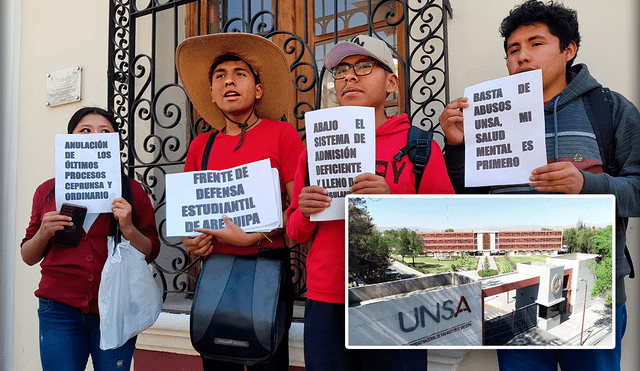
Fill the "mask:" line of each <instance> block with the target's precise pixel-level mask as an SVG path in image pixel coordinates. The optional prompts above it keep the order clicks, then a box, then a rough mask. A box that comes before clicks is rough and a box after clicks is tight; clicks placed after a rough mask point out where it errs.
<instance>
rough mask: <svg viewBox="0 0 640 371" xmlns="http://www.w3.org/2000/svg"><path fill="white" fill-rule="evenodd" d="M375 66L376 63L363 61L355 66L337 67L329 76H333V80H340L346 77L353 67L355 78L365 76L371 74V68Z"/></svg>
mask: <svg viewBox="0 0 640 371" xmlns="http://www.w3.org/2000/svg"><path fill="white" fill-rule="evenodd" d="M375 64H377V62H374V61H365V62H359V63H356V64H347V65H344V64H343V65H338V66H336V67H335V68H334V69H333V71H331V74H332V75H333V78H334V79H336V80H341V79H344V78H345V77H347V73H348V72H349V69H351V68H352V67H353V72H354V73H355V74H356V76H367V75H368V74H370V73H371V71H373V66H374V65H375Z"/></svg>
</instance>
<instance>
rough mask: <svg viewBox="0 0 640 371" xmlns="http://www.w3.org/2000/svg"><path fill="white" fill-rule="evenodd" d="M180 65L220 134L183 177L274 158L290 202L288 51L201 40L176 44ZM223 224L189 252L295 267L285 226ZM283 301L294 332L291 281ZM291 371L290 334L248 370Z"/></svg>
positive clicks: (201, 147) (227, 39) (292, 150)
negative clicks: (251, 228)
mask: <svg viewBox="0 0 640 371" xmlns="http://www.w3.org/2000/svg"><path fill="white" fill-rule="evenodd" d="M176 67H177V69H178V73H179V75H180V79H181V81H182V84H183V86H184V89H185V90H186V92H187V94H188V95H189V98H190V99H191V101H192V102H193V105H194V107H195V108H196V110H197V111H198V112H199V113H200V114H201V115H202V117H203V118H204V120H205V121H206V122H207V123H209V124H210V125H211V126H212V127H213V128H215V129H216V130H217V131H219V132H217V133H216V134H213V133H206V134H202V135H199V136H198V137H197V138H195V139H194V140H193V141H192V142H191V145H190V147H189V151H188V153H187V159H186V163H185V167H184V171H199V170H224V169H228V168H232V167H236V166H240V165H243V164H246V163H250V162H254V161H258V160H263V159H269V160H270V162H271V167H272V168H277V169H278V171H279V176H280V187H281V189H282V190H283V197H282V199H283V201H284V200H286V199H290V198H291V194H292V189H293V176H294V173H295V170H296V165H297V158H298V155H299V154H300V152H301V151H302V149H303V145H302V141H301V140H300V137H299V136H298V133H297V132H296V130H295V128H294V127H293V125H291V124H289V123H287V122H282V121H279V120H280V118H281V117H283V115H284V114H285V113H286V112H287V110H288V109H289V108H290V107H291V106H292V104H293V100H294V87H293V83H292V81H291V73H290V71H289V64H288V63H287V61H286V58H285V56H284V53H283V52H282V50H281V49H280V48H278V47H277V46H276V45H275V44H274V43H272V42H271V41H269V40H267V39H265V38H263V37H260V36H256V35H251V34H243V33H224V34H214V35H205V36H197V37H192V38H189V39H187V40H185V41H184V42H183V43H181V44H180V45H179V46H178V49H177V56H176ZM212 135H215V141H214V142H213V145H212V146H211V148H210V151H208V153H209V157H208V163H207V167H206V169H202V168H201V167H202V160H203V156H204V154H205V153H206V152H207V151H206V150H205V148H206V147H207V142H208V141H209V138H210V137H211V136H212ZM285 206H286V205H285ZM222 218H223V220H224V223H225V228H223V229H219V230H210V229H194V230H195V231H197V232H201V233H202V234H201V235H199V236H197V237H195V238H189V237H183V238H182V242H183V244H184V246H185V247H186V249H187V250H188V251H189V252H190V253H192V254H195V255H199V256H203V257H206V256H208V255H210V254H212V253H218V254H236V255H256V254H259V255H260V256H265V257H270V258H276V259H280V260H281V261H283V262H284V263H285V264H290V259H289V256H288V250H287V249H286V248H285V242H284V229H283V228H281V229H278V230H275V231H272V232H269V233H266V234H264V233H245V232H244V231H243V230H242V229H241V228H240V227H238V226H237V225H235V224H234V223H233V222H232V221H231V220H230V219H229V218H227V217H226V216H224V215H223V217H222ZM285 266H286V265H285ZM287 271H288V270H287ZM283 291H284V294H282V292H283ZM281 295H286V297H287V327H288V326H289V325H290V323H291V316H292V310H293V296H294V294H293V285H292V282H291V279H290V278H289V279H287V285H286V287H285V288H283V289H282V290H281ZM203 365H204V370H243V369H244V368H243V367H244V366H243V365H240V364H231V363H226V362H221V361H213V360H211V359H207V358H205V357H203ZM288 367H289V353H288V334H287V333H285V335H284V338H283V340H282V342H281V343H280V345H279V346H278V349H277V351H276V352H275V355H274V356H273V358H271V360H270V361H269V362H268V363H265V364H256V365H254V366H249V367H248V369H249V370H280V371H282V370H287V369H288Z"/></svg>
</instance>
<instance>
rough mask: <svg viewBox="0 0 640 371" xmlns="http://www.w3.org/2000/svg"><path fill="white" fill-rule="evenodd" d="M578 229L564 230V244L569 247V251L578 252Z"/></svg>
mask: <svg viewBox="0 0 640 371" xmlns="http://www.w3.org/2000/svg"><path fill="white" fill-rule="evenodd" d="M577 235H578V230H577V229H575V228H569V229H565V230H564V231H563V232H562V244H563V245H567V246H568V247H569V251H570V252H572V253H575V252H578V240H577Z"/></svg>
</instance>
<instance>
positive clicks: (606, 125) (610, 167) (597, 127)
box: [582, 87, 636, 278]
mask: <svg viewBox="0 0 640 371" xmlns="http://www.w3.org/2000/svg"><path fill="white" fill-rule="evenodd" d="M582 99H583V101H584V105H585V108H586V111H587V116H589V121H591V126H592V127H593V133H594V134H595V135H596V140H597V141H598V148H599V149H600V157H601V158H602V167H603V168H604V172H605V173H607V174H609V175H612V176H618V175H619V174H620V170H621V167H620V164H618V162H617V161H616V158H615V154H616V141H615V132H616V123H615V122H613V118H612V116H613V99H612V98H611V90H609V89H608V88H603V87H600V88H597V89H593V90H591V91H589V92H588V93H587V94H585V95H583V98H582ZM624 256H625V258H626V259H627V262H628V263H629V268H630V269H631V272H630V273H629V278H634V277H635V276H636V274H635V271H634V269H633V262H632V261H631V254H630V253H629V249H628V248H627V246H626V245H625V246H624Z"/></svg>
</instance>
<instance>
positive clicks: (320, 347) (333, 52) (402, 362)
mask: <svg viewBox="0 0 640 371" xmlns="http://www.w3.org/2000/svg"><path fill="white" fill-rule="evenodd" d="M324 64H325V67H326V68H327V69H328V70H329V71H331V73H332V75H333V78H334V79H335V88H336V95H337V100H338V104H340V105H341V106H361V107H373V108H374V109H375V125H376V153H375V156H376V157H375V158H376V174H371V173H364V174H360V175H358V176H357V177H356V178H355V179H354V181H355V185H353V186H352V187H351V190H350V191H351V193H354V194H375V193H378V194H380V193H395V194H415V193H421V194H446V193H453V187H452V185H451V182H450V181H449V177H448V175H447V172H446V168H445V165H444V159H443V156H442V152H441V151H440V147H439V146H438V144H437V143H436V142H435V141H434V142H432V144H431V145H432V149H431V156H430V157H429V161H428V162H427V164H426V166H425V168H424V176H423V179H422V180H421V182H420V184H416V180H415V176H414V173H413V167H414V164H413V163H412V162H411V161H409V159H408V158H407V156H403V157H401V160H396V159H395V158H394V156H395V155H396V154H397V153H398V150H399V149H400V148H403V147H404V146H405V145H406V144H407V137H408V133H409V128H410V127H411V123H410V121H409V118H408V116H407V114H402V115H400V116H391V117H390V116H386V115H385V112H384V103H385V100H386V98H387V96H388V95H389V94H391V93H393V92H395V91H396V90H397V88H398V76H397V75H396V73H395V66H394V63H393V57H392V54H391V50H390V49H389V47H388V46H387V45H386V44H385V43H384V42H383V41H382V40H379V39H377V38H374V37H371V36H363V35H360V36H356V37H354V38H353V39H351V40H349V41H345V42H341V43H338V44H336V45H335V46H334V47H333V48H331V49H330V50H329V51H328V52H327V55H326V56H325V59H324ZM306 166H307V164H306V151H305V152H303V154H302V155H301V156H300V160H299V163H298V171H297V172H296V176H295V180H294V192H293V194H294V196H293V200H292V202H291V206H290V207H289V209H288V210H287V216H288V217H289V222H288V224H287V233H288V235H289V236H290V237H291V238H292V239H293V240H294V241H297V242H300V243H304V242H308V241H310V240H311V239H313V244H312V246H311V249H310V251H309V255H308V257H307V304H306V307H305V324H304V325H305V328H304V356H305V365H306V367H307V370H308V371H324V370H332V371H337V370H349V371H350V370H377V371H387V370H388V371H391V370H393V371H403V370H407V371H409V370H412V371H419V370H426V369H427V351H426V350H414V349H411V350H404V349H403V350H395V349H393V350H347V349H346V348H345V337H344V335H345V328H344V327H345V323H344V317H345V316H344V310H345V308H344V305H345V304H344V302H345V294H344V290H345V261H344V259H345V225H344V220H331V221H322V222H313V221H311V220H310V218H309V217H310V215H311V214H314V213H317V212H320V211H322V210H324V209H325V208H326V207H328V206H329V204H330V203H331V197H329V196H328V195H327V190H326V189H325V188H323V187H320V186H317V185H311V186H306V187H305V179H306V177H307V172H306Z"/></svg>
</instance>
